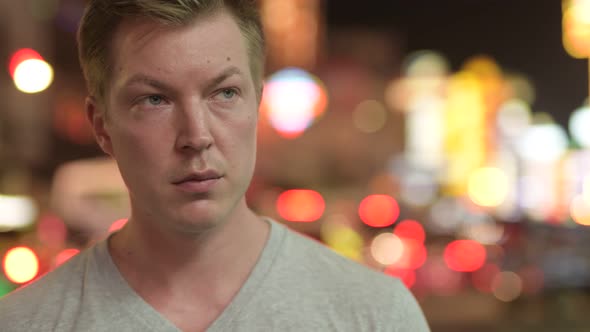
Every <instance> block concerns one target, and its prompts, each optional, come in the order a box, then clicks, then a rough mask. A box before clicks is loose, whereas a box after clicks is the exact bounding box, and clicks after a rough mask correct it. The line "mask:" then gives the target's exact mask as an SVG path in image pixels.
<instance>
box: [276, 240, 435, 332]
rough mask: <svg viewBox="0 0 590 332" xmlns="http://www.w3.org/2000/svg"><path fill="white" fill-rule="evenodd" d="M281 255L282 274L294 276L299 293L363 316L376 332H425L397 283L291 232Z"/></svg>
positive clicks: (420, 318) (408, 296) (418, 313)
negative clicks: (390, 326)
mask: <svg viewBox="0 0 590 332" xmlns="http://www.w3.org/2000/svg"><path fill="white" fill-rule="evenodd" d="M283 255H285V256H283V261H284V262H288V265H289V266H288V267H287V266H285V267H284V270H285V271H289V273H292V274H293V275H296V277H294V278H296V280H297V284H298V288H299V289H301V290H307V291H308V292H309V294H316V295H317V296H319V297H323V298H326V299H330V300H329V301H330V302H331V303H330V304H331V305H333V306H334V307H338V308H339V309H340V310H342V311H343V312H354V315H356V314H362V315H364V316H365V317H367V318H368V319H370V320H371V321H372V324H375V325H374V326H373V327H375V328H376V329H377V330H381V327H385V326H387V325H386V324H391V322H392V321H393V322H396V324H402V325H403V324H405V325H404V328H402V329H399V327H398V328H396V329H394V330H399V331H428V326H427V324H426V320H425V318H424V315H423V313H422V310H421V309H420V306H419V305H418V303H417V301H416V299H415V298H414V296H413V295H412V293H411V292H410V291H409V290H408V289H407V288H406V287H405V285H404V284H403V283H402V282H401V281H400V280H399V279H397V278H394V277H391V276H388V275H386V274H384V273H381V272H379V271H376V270H373V269H370V268H369V267H367V266H365V265H362V264H360V263H357V262H355V261H352V260H350V259H348V258H345V257H343V256H341V255H339V254H337V253H335V252H334V251H332V250H331V249H329V248H328V247H326V246H325V245H323V244H321V243H319V242H317V241H314V240H313V239H310V238H307V237H305V236H303V235H300V234H298V233H295V232H293V231H289V232H288V233H287V234H286V235H285V240H284V252H283ZM316 299H317V298H316ZM381 324H383V325H381ZM386 330H388V329H386Z"/></svg>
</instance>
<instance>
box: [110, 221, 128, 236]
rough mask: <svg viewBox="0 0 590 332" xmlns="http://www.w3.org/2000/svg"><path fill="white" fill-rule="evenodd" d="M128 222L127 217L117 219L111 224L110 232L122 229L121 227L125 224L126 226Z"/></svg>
mask: <svg viewBox="0 0 590 332" xmlns="http://www.w3.org/2000/svg"><path fill="white" fill-rule="evenodd" d="M126 224H127V219H119V220H115V221H114V222H113V223H112V224H111V226H109V233H113V232H116V231H118V230H120V229H121V228H123V226H125V225H126Z"/></svg>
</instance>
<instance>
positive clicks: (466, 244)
mask: <svg viewBox="0 0 590 332" xmlns="http://www.w3.org/2000/svg"><path fill="white" fill-rule="evenodd" d="M444 259H445V262H446V264H447V266H448V267H449V268H450V269H451V270H454V271H459V272H473V271H476V270H478V269H479V268H481V267H482V266H483V265H484V263H485V261H486V249H485V248H484V246H482V245H481V244H480V243H478V242H476V241H472V240H456V241H453V242H451V243H449V244H448V245H447V247H446V248H445V251H444Z"/></svg>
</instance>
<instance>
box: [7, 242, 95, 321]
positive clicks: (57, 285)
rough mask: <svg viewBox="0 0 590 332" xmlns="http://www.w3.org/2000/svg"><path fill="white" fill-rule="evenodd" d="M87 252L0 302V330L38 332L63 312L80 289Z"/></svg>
mask: <svg viewBox="0 0 590 332" xmlns="http://www.w3.org/2000/svg"><path fill="white" fill-rule="evenodd" d="M86 255H87V254H86V253H85V252H83V253H81V254H79V255H77V256H75V257H73V258H72V259H70V260H69V261H68V262H66V263H64V264H63V265H62V266H60V267H59V268H57V269H55V270H53V271H51V272H49V273H47V274H45V275H43V276H41V277H40V278H38V279H36V280H35V281H33V282H31V283H29V284H27V285H25V286H21V287H20V288H18V289H17V290H15V291H13V292H11V293H9V294H8V295H6V296H4V297H3V298H1V299H0V326H2V327H6V328H7V329H8V330H11V331H25V330H26V331H31V330H35V324H37V323H39V322H40V321H44V320H50V319H51V317H53V316H56V315H57V314H58V311H59V310H61V307H62V305H63V302H64V301H63V299H64V298H65V297H68V296H71V293H72V292H75V291H76V290H79V289H80V287H79V286H80V285H81V283H82V280H81V278H80V275H81V274H82V273H83V270H84V264H85V260H86Z"/></svg>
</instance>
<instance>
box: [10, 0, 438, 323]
mask: <svg viewBox="0 0 590 332" xmlns="http://www.w3.org/2000/svg"><path fill="white" fill-rule="evenodd" d="M258 15H259V14H258V12H257V9H256V6H255V4H254V2H253V1H246V0H233V1H230V0H226V1H222V0H219V1H215V0H175V1H163V0H152V1H145V0H143V1H141V0H91V1H89V3H88V7H87V9H86V11H85V14H84V17H83V18H82V22H81V25H80V29H79V34H78V42H79V55H80V61H81V64H82V68H83V71H84V74H85V77H86V80H87V83H88V88H89V97H88V98H87V100H86V111H87V114H88V118H89V120H90V122H91V124H92V127H93V130H94V133H95V136H96V140H97V142H98V144H99V145H100V147H101V148H102V150H103V151H104V152H106V153H107V154H108V155H110V156H111V157H112V158H114V159H115V160H116V162H117V165H118V168H119V170H120V172H121V175H122V178H123V180H124V182H125V184H126V186H127V188H128V191H129V196H130V203H131V215H130V218H129V221H128V223H127V224H126V226H125V227H124V228H123V229H122V230H120V231H118V232H116V233H114V234H112V235H111V236H110V237H109V238H108V239H106V240H104V241H102V242H99V243H97V244H96V245H94V246H92V247H91V248H89V249H87V250H86V251H84V252H82V253H81V254H79V255H77V256H76V257H74V258H72V259H71V260H69V261H68V262H67V263H65V264H64V265H62V266H60V267H59V268H58V269H56V270H54V271H52V272H50V273H48V274H47V275H45V276H44V277H42V278H41V279H39V280H38V281H36V282H34V283H32V284H30V285H28V286H26V287H24V288H21V289H19V290H17V291H15V292H13V293H12V294H10V295H9V296H7V297H5V298H3V299H2V300H1V301H0V326H1V330H2V331H27V332H30V331H112V330H115V331H178V330H182V331H203V330H207V331H285V330H286V331H326V330H332V331H334V330H336V331H412V332H420V331H428V330H429V328H428V325H427V323H426V321H425V319H424V316H423V314H422V312H421V310H420V308H419V306H418V304H417V302H416V301H415V299H414V298H413V296H412V295H411V294H410V292H409V291H408V290H407V289H406V288H405V287H404V286H403V284H402V283H401V282H400V281H399V280H397V279H394V278H392V277H389V276H386V275H384V274H380V273H378V272H375V271H372V270H370V269H368V268H366V267H364V266H361V265H359V264H357V263H354V262H351V261H348V260H347V259H345V258H343V257H340V256H338V255H337V254H335V253H333V252H332V251H330V250H329V249H327V248H325V247H323V246H322V245H321V244H318V243H315V242H313V241H311V240H309V239H307V238H305V237H303V236H301V235H298V234H296V233H294V232H292V231H290V230H288V229H287V228H286V227H285V226H283V225H281V224H279V223H277V222H275V221H273V220H269V219H267V218H263V217H260V216H257V215H256V214H255V213H254V212H253V211H252V210H250V209H249V208H248V206H247V204H246V200H245V192H246V189H247V188H248V186H249V184H250V181H251V179H252V175H253V171H254V164H255V155H256V128H257V121H258V105H259V102H260V99H261V96H262V87H263V82H262V80H263V63H264V52H265V51H264V40H263V34H262V29H261V25H260V20H259V16H258Z"/></svg>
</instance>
